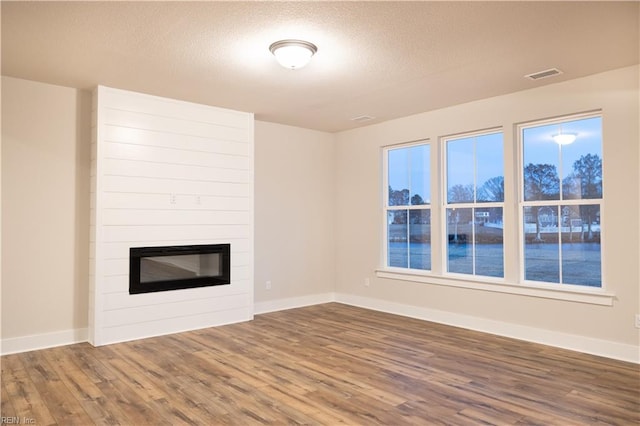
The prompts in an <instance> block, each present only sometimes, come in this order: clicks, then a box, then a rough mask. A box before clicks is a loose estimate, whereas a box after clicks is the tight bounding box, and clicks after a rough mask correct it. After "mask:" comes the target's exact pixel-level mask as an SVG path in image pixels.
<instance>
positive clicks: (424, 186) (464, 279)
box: [376, 112, 613, 306]
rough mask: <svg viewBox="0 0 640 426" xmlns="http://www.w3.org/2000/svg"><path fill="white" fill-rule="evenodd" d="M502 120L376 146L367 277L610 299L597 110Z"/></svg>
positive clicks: (599, 301)
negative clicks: (377, 228) (375, 225)
mask: <svg viewBox="0 0 640 426" xmlns="http://www.w3.org/2000/svg"><path fill="white" fill-rule="evenodd" d="M513 129H514V132H513V146H511V145H509V146H506V145H505V137H504V133H503V131H502V128H494V129H491V130H483V131H476V132H468V133H464V134H456V135H451V136H442V137H439V142H438V143H437V144H430V143H429V142H428V141H427V140H425V141H419V142H412V143H406V144H402V145H393V146H387V147H384V148H383V150H382V153H383V162H382V163H383V165H384V169H383V174H384V183H383V218H381V222H382V223H383V238H382V241H383V245H384V247H383V249H382V250H381V252H382V253H383V255H382V258H383V262H382V265H384V266H383V267H382V268H381V269H380V270H378V271H377V272H376V273H377V276H379V277H382V278H390V279H395V280H405V281H413V282H423V283H428V284H435V285H447V286H453V287H461V288H473V289H481V290H487V291H496V292H502V293H510V294H521V295H530V296H536V297H546V298H552V299H559V300H572V301H579V302H585V303H594V304H600V305H609V306H610V305H611V304H612V303H613V294H612V293H607V292H606V291H605V290H604V284H603V279H602V276H603V274H602V269H603V266H602V264H603V262H602V250H601V243H600V241H601V235H602V229H601V223H602V220H601V216H602V212H603V208H604V200H603V162H602V142H603V141H602V116H601V114H600V113H599V112H597V113H596V112H594V113H588V114H574V115H572V116H565V117H562V118H555V119H548V120H538V121H535V122H527V123H523V124H514V125H513ZM511 140H512V138H511V137H509V138H508V139H507V141H508V142H507V143H509V144H511ZM505 153H506V154H507V155H506V156H505ZM505 184H506V185H505ZM505 186H506V188H507V192H505ZM432 225H433V227H432Z"/></svg>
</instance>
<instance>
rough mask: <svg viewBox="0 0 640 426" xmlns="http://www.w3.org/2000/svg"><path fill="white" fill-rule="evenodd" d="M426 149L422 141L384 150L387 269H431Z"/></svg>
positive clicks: (429, 207)
mask: <svg viewBox="0 0 640 426" xmlns="http://www.w3.org/2000/svg"><path fill="white" fill-rule="evenodd" d="M430 148H431V147H430V145H429V144H428V143H426V142H424V141H423V142H420V143H415V144H410V145H403V146H399V147H390V148H386V149H385V150H384V157H385V163H386V167H385V172H386V173H385V178H386V179H385V180H386V183H387V185H386V188H385V192H386V196H385V203H384V204H385V206H384V209H385V218H386V230H385V231H386V232H385V233H386V240H387V241H386V250H385V260H386V262H385V263H386V266H388V267H393V268H408V269H416V270H422V271H428V270H430V269H431V171H430V162H431V160H430V158H431V157H430V156H431V151H430Z"/></svg>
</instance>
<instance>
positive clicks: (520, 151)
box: [516, 111, 606, 292]
mask: <svg viewBox="0 0 640 426" xmlns="http://www.w3.org/2000/svg"><path fill="white" fill-rule="evenodd" d="M595 117H600V119H602V118H603V117H602V112H601V111H595V112H588V113H579V114H572V115H566V116H562V117H555V118H551V119H546V120H536V121H529V122H526V123H520V124H518V125H516V141H517V156H518V188H517V191H518V250H519V263H520V265H519V279H520V283H521V284H522V285H525V286H539V285H553V286H558V287H560V288H566V289H575V288H578V289H582V290H585V291H591V290H592V289H597V290H601V291H603V292H605V291H606V283H605V279H604V278H605V276H606V275H605V259H604V258H605V253H606V252H605V249H604V246H605V238H603V237H602V235H604V234H605V233H606V230H605V231H604V232H603V231H602V228H601V230H600V235H601V239H600V277H601V283H600V284H601V285H600V287H589V286H586V285H580V284H565V283H562V282H560V283H547V282H543V281H533V280H526V279H525V272H526V271H525V236H524V231H523V230H524V220H525V218H524V208H525V207H529V206H531V207H535V206H554V207H557V208H559V209H560V208H562V206H581V205H598V206H599V208H600V223H601V226H602V223H603V222H604V216H605V215H604V210H605V208H604V198H586V199H562V186H563V185H562V183H563V180H564V177H563V174H564V172H563V170H562V154H560V163H559V166H560V167H559V170H558V176H559V177H560V188H559V191H560V194H561V195H560V199H559V200H541V201H525V200H524V138H523V133H524V131H525V130H526V129H530V128H535V127H540V126H545V125H551V124H558V125H560V124H562V123H566V122H570V121H576V120H582V119H587V118H595ZM601 130H602V129H601ZM561 152H562V151H560V153H561ZM601 159H602V163H603V169H604V163H605V161H604V149H603V150H602V158H601ZM603 171H604V170H603ZM603 186H604V179H603ZM603 194H604V188H603ZM603 196H604V195H603ZM561 243H562V242H561V239H560V238H559V239H558V245H560V244H561ZM558 263H559V265H558V267H559V275H560V280H561V281H562V250H559V257H558Z"/></svg>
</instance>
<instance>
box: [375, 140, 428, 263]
mask: <svg viewBox="0 0 640 426" xmlns="http://www.w3.org/2000/svg"><path fill="white" fill-rule="evenodd" d="M421 145H428V146H429V156H430V158H431V156H432V155H433V153H432V151H431V148H432V144H431V141H430V140H429V139H428V138H425V139H419V140H415V141H411V142H404V143H397V144H393V145H385V146H383V147H382V168H383V173H382V180H383V183H382V185H383V186H382V242H383V244H382V247H381V250H382V265H384V266H383V267H384V268H388V269H389V270H399V271H404V270H407V271H415V272H418V273H420V272H426V271H429V272H430V271H432V270H433V256H432V258H431V259H429V263H430V265H431V269H429V270H420V269H411V268H410V267H409V265H410V262H409V259H407V260H408V264H407V268H400V267H393V266H389V247H388V244H389V235H388V228H387V218H388V212H389V211H392V210H407V211H409V210H429V214H430V215H431V213H432V210H433V203H432V200H430V201H429V203H428V204H417V205H412V204H409V205H406V206H390V205H389V151H391V150H394V149H404V148H412V147H415V146H421ZM429 173H430V174H429V181H430V182H431V187H430V188H429V191H430V193H431V191H432V189H433V182H432V174H431V164H429ZM407 220H409V218H408V217H407ZM430 245H431V247H433V244H432V243H430Z"/></svg>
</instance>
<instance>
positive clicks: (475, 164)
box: [442, 130, 504, 278]
mask: <svg viewBox="0 0 640 426" xmlns="http://www.w3.org/2000/svg"><path fill="white" fill-rule="evenodd" d="M442 141H443V145H444V152H445V155H446V160H445V162H444V163H445V177H446V194H445V195H444V200H445V218H446V224H445V235H446V238H447V241H446V245H445V247H446V256H445V262H446V268H445V271H446V272H447V273H455V274H468V275H478V276H487V277H499V278H502V277H504V243H503V241H504V237H503V228H504V223H503V211H504V157H503V137H502V132H501V131H500V130H493V131H488V132H482V133H472V134H464V135H457V136H455V137H447V138H443V140H442Z"/></svg>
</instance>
